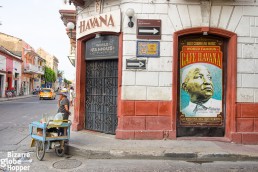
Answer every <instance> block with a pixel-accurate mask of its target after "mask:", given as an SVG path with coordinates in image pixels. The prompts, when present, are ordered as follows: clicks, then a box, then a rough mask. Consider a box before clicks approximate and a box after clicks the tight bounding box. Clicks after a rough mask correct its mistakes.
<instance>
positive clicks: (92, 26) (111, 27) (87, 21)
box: [76, 10, 121, 39]
mask: <svg viewBox="0 0 258 172" xmlns="http://www.w3.org/2000/svg"><path fill="white" fill-rule="evenodd" d="M77 23H78V24H79V26H78V28H77V29H76V30H77V39H79V38H81V37H83V36H86V35H89V34H91V33H94V32H116V33H119V32H120V30H121V11H120V10H116V11H112V12H108V13H103V14H98V15H95V16H91V17H88V18H82V19H79V21H78V22H77Z"/></svg>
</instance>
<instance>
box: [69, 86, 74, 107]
mask: <svg viewBox="0 0 258 172" xmlns="http://www.w3.org/2000/svg"><path fill="white" fill-rule="evenodd" d="M69 93H70V105H71V106H73V101H74V97H75V96H74V89H73V87H71V88H70V92H69Z"/></svg>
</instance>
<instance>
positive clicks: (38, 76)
mask: <svg viewBox="0 0 258 172" xmlns="http://www.w3.org/2000/svg"><path fill="white" fill-rule="evenodd" d="M0 45H1V46H2V47H3V48H4V49H5V50H6V51H8V52H10V53H12V54H14V55H16V56H17V57H20V61H16V60H14V61H13V60H10V58H9V59H7V61H6V64H7V66H8V68H7V69H6V70H9V71H12V70H14V71H16V72H12V75H13V77H12V78H14V82H12V84H11V82H10V81H9V82H8V83H9V84H6V85H10V84H11V85H12V87H14V88H15V89H16V92H17V95H28V94H31V93H32V92H33V90H34V89H36V88H38V87H40V86H41V80H42V78H43V77H42V76H43V75H44V66H45V60H44V59H43V58H41V57H40V56H39V55H38V54H37V53H36V52H35V50H34V49H33V47H31V46H30V45H29V44H27V43H26V42H25V41H23V40H22V39H20V38H16V37H14V36H11V35H7V34H5V33H0ZM18 69H20V70H18ZM8 76H9V77H11V74H9V75H8ZM7 78H8V77H7ZM10 80H11V79H10ZM16 85H17V86H16Z"/></svg>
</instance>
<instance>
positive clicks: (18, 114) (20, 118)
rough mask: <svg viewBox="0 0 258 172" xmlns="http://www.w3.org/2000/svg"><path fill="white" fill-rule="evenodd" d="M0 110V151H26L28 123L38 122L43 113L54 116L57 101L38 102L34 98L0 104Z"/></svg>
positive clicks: (36, 98)
mask: <svg viewBox="0 0 258 172" xmlns="http://www.w3.org/2000/svg"><path fill="white" fill-rule="evenodd" d="M0 109H1V111H0V117H1V121H0V135H1V140H0V145H1V146H0V151H8V150H23V149H25V150H26V149H27V148H26V142H25V140H26V141H28V140H29V139H27V138H28V136H29V132H28V126H29V123H30V122H31V121H37V120H40V119H41V116H42V114H44V113H49V114H54V113H55V112H56V111H57V101H56V100H39V99H38V97H36V96H34V97H31V98H25V99H19V100H13V101H5V102H0Z"/></svg>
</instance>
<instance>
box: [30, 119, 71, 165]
mask: <svg viewBox="0 0 258 172" xmlns="http://www.w3.org/2000/svg"><path fill="white" fill-rule="evenodd" d="M70 126H71V121H70V120H49V121H48V122H43V123H42V122H38V121H34V122H32V123H30V125H29V132H30V135H31V138H32V144H31V146H36V156H37V158H38V160H40V161H41V160H42V159H43V158H44V155H45V151H46V150H49V149H55V152H56V154H57V155H58V156H63V155H64V153H65V144H67V143H68V141H69V139H70Z"/></svg>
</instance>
